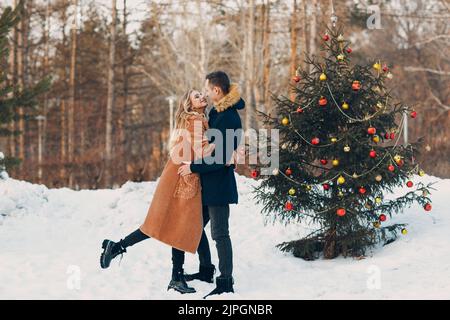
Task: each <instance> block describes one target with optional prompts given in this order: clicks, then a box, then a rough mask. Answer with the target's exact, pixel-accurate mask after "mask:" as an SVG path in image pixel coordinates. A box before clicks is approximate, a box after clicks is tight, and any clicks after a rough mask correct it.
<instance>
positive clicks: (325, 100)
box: [319, 97, 328, 106]
mask: <svg viewBox="0 0 450 320" xmlns="http://www.w3.org/2000/svg"><path fill="white" fill-rule="evenodd" d="M327 102H328V101H327V98H325V97H322V98H320V99H319V106H326V105H327Z"/></svg>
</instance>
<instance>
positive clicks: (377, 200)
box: [375, 197, 383, 204]
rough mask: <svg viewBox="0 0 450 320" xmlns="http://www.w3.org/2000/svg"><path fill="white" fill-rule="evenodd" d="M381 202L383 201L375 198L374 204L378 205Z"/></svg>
mask: <svg viewBox="0 0 450 320" xmlns="http://www.w3.org/2000/svg"><path fill="white" fill-rule="evenodd" d="M381 201H383V200H382V199H381V198H380V197H376V198H375V202H376V203H377V204H380V203H381Z"/></svg>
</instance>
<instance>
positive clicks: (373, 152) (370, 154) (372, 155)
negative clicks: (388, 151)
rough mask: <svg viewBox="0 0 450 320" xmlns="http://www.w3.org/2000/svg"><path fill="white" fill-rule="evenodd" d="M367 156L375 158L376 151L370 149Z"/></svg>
mask: <svg viewBox="0 0 450 320" xmlns="http://www.w3.org/2000/svg"><path fill="white" fill-rule="evenodd" d="M369 156H370V157H371V158H376V156H377V153H376V151H375V150H371V151H370V152H369Z"/></svg>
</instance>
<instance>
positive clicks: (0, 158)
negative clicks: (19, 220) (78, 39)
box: [0, 0, 50, 178]
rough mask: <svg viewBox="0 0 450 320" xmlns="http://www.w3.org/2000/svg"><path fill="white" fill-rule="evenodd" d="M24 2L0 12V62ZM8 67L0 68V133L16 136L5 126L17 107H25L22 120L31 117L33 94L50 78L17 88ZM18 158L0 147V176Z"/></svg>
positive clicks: (6, 53) (15, 132) (41, 89)
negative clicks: (31, 85)
mask: <svg viewBox="0 0 450 320" xmlns="http://www.w3.org/2000/svg"><path fill="white" fill-rule="evenodd" d="M23 5H24V1H23V0H22V1H20V3H19V4H18V5H17V7H16V8H14V10H13V9H12V8H11V7H6V8H5V10H4V11H3V12H2V14H1V15H0V62H1V65H2V66H4V65H6V63H5V61H7V57H8V55H9V42H8V34H9V33H10V31H11V30H12V28H13V27H14V26H15V25H16V24H17V23H18V22H19V20H20V15H21V13H22V12H23ZM7 70H8V68H1V69H0V136H9V135H16V136H17V135H19V134H21V133H22V132H20V131H18V130H14V131H11V130H10V129H8V128H7V127H6V126H5V125H6V124H8V123H10V122H12V121H16V120H18V119H19V114H18V112H17V108H18V107H19V106H20V107H24V108H25V109H26V112H25V114H24V115H23V117H24V119H30V118H32V117H33V116H34V115H33V111H35V110H36V109H35V106H36V104H37V100H36V98H37V96H38V95H39V94H41V93H42V92H44V91H45V90H47V88H48V87H49V85H50V78H45V79H43V80H42V81H40V82H38V83H37V84H36V85H35V86H33V87H31V88H27V89H25V88H19V87H18V86H17V85H15V84H13V83H10V81H8V79H7ZM20 161H21V159H17V158H13V157H8V156H7V155H5V153H4V152H2V151H1V150H0V178H2V177H3V178H4V177H7V174H6V172H5V170H6V169H7V168H9V167H11V166H13V165H17V164H19V163H20Z"/></svg>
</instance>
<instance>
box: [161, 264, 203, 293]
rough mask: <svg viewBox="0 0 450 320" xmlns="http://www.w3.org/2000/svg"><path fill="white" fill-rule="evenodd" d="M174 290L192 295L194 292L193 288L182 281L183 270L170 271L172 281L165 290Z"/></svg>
mask: <svg viewBox="0 0 450 320" xmlns="http://www.w3.org/2000/svg"><path fill="white" fill-rule="evenodd" d="M170 289H174V290H176V291H178V292H180V293H194V292H196V291H195V289H194V288H191V287H189V286H188V285H187V283H186V280H185V279H184V271H183V269H179V270H175V269H174V270H172V280H170V283H169V286H168V287H167V290H170Z"/></svg>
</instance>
